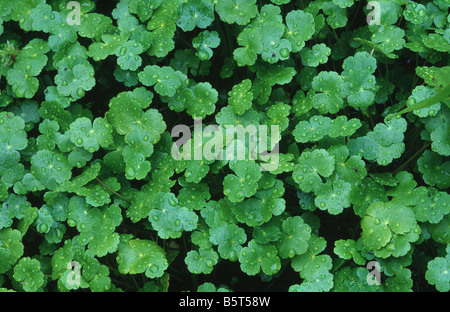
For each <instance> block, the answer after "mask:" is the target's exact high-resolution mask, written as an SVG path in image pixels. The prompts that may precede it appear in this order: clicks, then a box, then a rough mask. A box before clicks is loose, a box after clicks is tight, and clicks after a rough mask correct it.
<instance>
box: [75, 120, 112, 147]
mask: <svg viewBox="0 0 450 312" xmlns="http://www.w3.org/2000/svg"><path fill="white" fill-rule="evenodd" d="M112 132H113V128H112V126H111V125H110V124H109V123H108V121H106V119H104V118H102V117H98V118H95V119H94V121H93V122H91V120H89V119H88V118H86V117H80V118H77V119H76V120H75V121H74V122H73V123H72V124H71V125H70V141H71V142H72V143H73V144H75V145H76V146H77V147H83V148H84V149H85V150H87V151H89V152H90V153H93V152H95V151H98V150H99V148H100V147H102V148H106V147H108V146H109V145H110V144H112V142H113V137H112Z"/></svg>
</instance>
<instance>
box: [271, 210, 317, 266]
mask: <svg viewBox="0 0 450 312" xmlns="http://www.w3.org/2000/svg"><path fill="white" fill-rule="evenodd" d="M282 230H283V231H282V234H281V237H280V240H279V242H277V243H275V246H276V247H277V249H278V254H279V255H280V257H281V258H282V259H286V258H292V257H294V256H295V255H301V254H304V253H305V252H306V250H307V249H308V241H309V239H310V238H311V228H310V227H309V225H308V224H306V223H304V221H303V219H302V218H301V217H299V216H295V217H289V218H287V219H285V220H284V221H283V224H282Z"/></svg>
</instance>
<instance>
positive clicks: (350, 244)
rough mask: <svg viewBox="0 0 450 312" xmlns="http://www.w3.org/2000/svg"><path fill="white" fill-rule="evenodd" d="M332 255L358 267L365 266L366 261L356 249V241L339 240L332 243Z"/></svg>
mask: <svg viewBox="0 0 450 312" xmlns="http://www.w3.org/2000/svg"><path fill="white" fill-rule="evenodd" d="M333 251H334V253H335V254H337V255H338V256H339V258H341V259H345V260H350V259H353V261H354V262H355V263H356V264H358V265H364V264H366V259H364V257H363V256H362V255H361V253H360V251H359V250H358V248H357V245H356V241H354V240H352V239H340V240H337V241H336V242H334V249H333Z"/></svg>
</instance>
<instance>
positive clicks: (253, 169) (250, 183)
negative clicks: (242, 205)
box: [223, 160, 261, 202]
mask: <svg viewBox="0 0 450 312" xmlns="http://www.w3.org/2000/svg"><path fill="white" fill-rule="evenodd" d="M232 169H233V171H234V173H235V174H228V175H226V176H225V179H224V180H223V187H224V189H223V193H224V194H225V196H227V198H228V199H229V200H230V201H231V202H241V201H242V200H244V198H246V197H250V196H252V195H254V194H255V193H256V190H257V184H256V183H255V182H257V181H258V180H259V179H260V177H261V168H260V167H259V166H258V165H257V164H256V163H255V162H253V161H250V160H238V161H237V162H236V165H235V166H234V167H233V168H232Z"/></svg>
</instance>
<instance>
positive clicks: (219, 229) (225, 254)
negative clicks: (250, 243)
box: [209, 222, 247, 262]
mask: <svg viewBox="0 0 450 312" xmlns="http://www.w3.org/2000/svg"><path fill="white" fill-rule="evenodd" d="M209 234H210V241H211V243H213V244H214V245H217V246H218V247H217V250H218V252H219V254H220V257H221V258H223V259H228V260H230V261H233V262H234V261H236V260H237V259H238V255H239V252H240V250H241V249H242V245H243V244H244V243H245V242H246V240H247V235H246V234H245V231H244V229H243V228H240V227H239V226H237V225H236V224H227V223H225V222H222V223H219V224H218V225H216V226H214V227H211V228H210V230H209Z"/></svg>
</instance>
